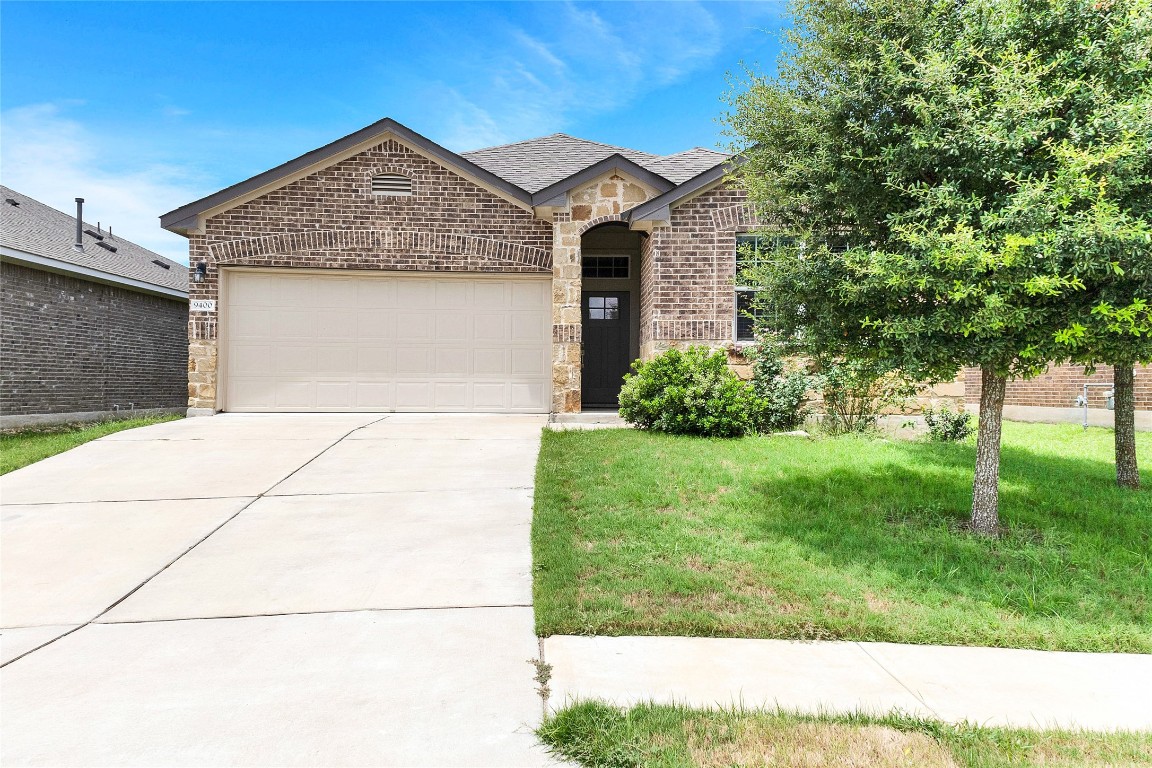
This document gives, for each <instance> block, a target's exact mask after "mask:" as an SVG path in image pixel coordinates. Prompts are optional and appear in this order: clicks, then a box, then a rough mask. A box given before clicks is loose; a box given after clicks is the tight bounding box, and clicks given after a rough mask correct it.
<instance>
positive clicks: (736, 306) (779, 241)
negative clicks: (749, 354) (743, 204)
mask: <svg viewBox="0 0 1152 768" xmlns="http://www.w3.org/2000/svg"><path fill="white" fill-rule="evenodd" d="M749 240H751V241H752V243H753V251H754V252H756V253H763V252H764V251H763V250H761V248H760V242H761V241H763V240H770V241H771V244H772V249H773V250H774V249H776V248H779V247H780V246H781V245H788V244H792V243H794V242H795V238H791V237H787V236H784V235H760V234H757V233H755V232H737V233H736V241H735V244H734V245H733V248H732V251H733V258H734V259H735V275H733V278H732V282H733V288H734V291H733V297H732V341H733V343H735V344H752V343H755V341H756V336H755V333H754V332H753V334H752V335H750V336H745V337H743V338H741V336H740V320H741V314H740V294H742V293H743V294H752V293H759V292H760V291H761V290H763V289H761V288H756V287H754V286H750V285H741V283H740V273H741V271H742V269H743V267H744V265H746V264H748V263H749V262H748V261H742V260H741V258H740V246H741V245H743V244H745V243H747V242H748V241H749ZM758 261H760V259H754V260H753V263H755V262H758ZM744 319H749V318H747V317H745V318H744ZM750 319H751V320H752V323H753V331H755V322H756V319H755V317H753V318H750Z"/></svg>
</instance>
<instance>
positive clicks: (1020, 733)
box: [538, 702, 1152, 768]
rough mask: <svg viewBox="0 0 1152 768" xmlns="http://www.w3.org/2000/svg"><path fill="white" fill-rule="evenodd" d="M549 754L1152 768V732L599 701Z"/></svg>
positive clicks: (611, 764) (554, 720)
mask: <svg viewBox="0 0 1152 768" xmlns="http://www.w3.org/2000/svg"><path fill="white" fill-rule="evenodd" d="M538 733H539V735H540V739H541V741H543V742H544V743H545V744H547V745H549V747H551V748H552V750H553V751H554V752H555V753H557V754H559V755H562V756H563V757H565V758H568V759H570V760H575V761H577V762H578V763H579V764H580V765H584V766H597V767H598V768H632V767H633V766H635V767H636V768H639V767H640V766H644V767H645V768H648V767H649V766H651V767H652V768H678V767H680V766H684V767H685V768H688V767H689V766H697V767H699V768H720V767H721V766H724V767H725V768H731V767H732V766H780V767H784V766H796V767H797V768H799V767H800V766H804V767H805V768H809V767H812V766H823V765H829V766H832V765H835V766H861V767H863V766H868V768H884V767H886V766H909V768H932V767H933V766H967V767H968V768H999V767H1000V766H1033V765H1035V766H1040V765H1042V766H1048V767H1055V766H1059V767H1061V768H1073V767H1074V766H1105V765H1112V766H1130V767H1131V768H1136V767H1137V766H1152V734H1150V733H1133V732H1123V731H1121V732H1109V733H1092V732H1087V731H1061V730H1050V731H1031V730H1019V729H1011V728H981V727H977V726H973V725H967V724H965V725H948V724H945V723H939V722H934V721H930V720H921V719H917V718H912V717H906V716H902V715H890V716H886V717H870V716H863V715H844V716H835V715H819V716H816V715H797V714H790V713H786V712H755V711H741V710H692V709H688V708H685V707H675V706H659V705H640V706H637V707H635V708H633V709H630V710H620V709H616V708H614V707H610V706H608V705H605V704H601V703H598V702H583V703H579V704H575V705H572V706H569V707H567V708H566V709H564V710H562V711H560V712H558V713H556V714H555V715H553V716H552V717H550V718H548V719H547V720H546V721H545V722H544V724H543V725H542V726H541V727H540V729H539V731H538Z"/></svg>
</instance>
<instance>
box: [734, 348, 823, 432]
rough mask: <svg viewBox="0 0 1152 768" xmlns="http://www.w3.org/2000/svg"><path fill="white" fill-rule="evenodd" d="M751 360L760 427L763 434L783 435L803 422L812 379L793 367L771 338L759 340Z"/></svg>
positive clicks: (750, 352) (758, 424)
mask: <svg viewBox="0 0 1152 768" xmlns="http://www.w3.org/2000/svg"><path fill="white" fill-rule="evenodd" d="M747 354H748V357H749V358H751V359H752V391H753V392H755V393H756V397H757V398H759V399H760V410H759V413H758V414H757V427H758V429H759V430H760V431H761V432H784V431H787V430H790V429H796V428H797V427H799V426H800V425H801V424H802V423H803V422H804V417H805V416H807V415H808V409H807V408H805V407H804V400H805V397H806V395H807V393H808V390H809V389H811V387H812V377H811V376H809V375H808V374H806V373H805V372H804V371H802V370H799V369H798V368H796V367H794V366H792V367H790V366H789V365H788V363H787V362H785V360H784V358H783V357H782V356H781V354H780V347H779V345H778V344H777V343H776V342H775V340H773V339H772V338H771V337H763V338H761V339H759V341H758V343H757V345H756V346H755V347H752V348H751V349H749V350H748V352H747Z"/></svg>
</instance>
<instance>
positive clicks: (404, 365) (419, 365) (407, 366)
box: [396, 347, 432, 378]
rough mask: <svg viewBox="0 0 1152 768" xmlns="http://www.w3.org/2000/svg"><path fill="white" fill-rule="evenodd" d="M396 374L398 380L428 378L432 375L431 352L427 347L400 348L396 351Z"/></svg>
mask: <svg viewBox="0 0 1152 768" xmlns="http://www.w3.org/2000/svg"><path fill="white" fill-rule="evenodd" d="M396 373H397V374H398V376H399V377H400V378H403V377H405V376H408V377H412V376H418V377H421V378H423V377H426V376H428V375H429V374H431V373H432V350H430V349H428V348H427V347H401V348H400V349H397V350H396Z"/></svg>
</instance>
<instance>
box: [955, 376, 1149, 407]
mask: <svg viewBox="0 0 1152 768" xmlns="http://www.w3.org/2000/svg"><path fill="white" fill-rule="evenodd" d="M1135 379H1136V381H1135V395H1136V410H1138V411H1147V410H1152V368H1150V367H1148V366H1136V370H1135ZM964 381H965V387H964V399H965V400H966V401H967V402H969V403H977V404H978V403H979V402H980V370H979V369H978V368H968V369H965V371H964ZM1111 381H1112V366H1110V365H1101V366H1098V367H1097V368H1096V372H1095V373H1093V374H1092V375H1091V376H1085V375H1084V368H1083V366H1078V365H1057V366H1051V367H1050V368H1049V369H1048V371H1047V372H1046V373H1043V374H1041V375H1039V376H1037V377H1036V378H1034V379H1027V380H1017V381H1010V382H1008V388H1007V391H1006V393H1005V396H1004V405H1005V406H1025V407H1039V408H1075V407H1076V397H1077V396H1078V395H1083V394H1084V389H1083V387H1084V384H1085V383H1086V382H1087V383H1092V384H1107V383H1111ZM1107 391H1108V390H1107V389H1106V388H1104V387H1090V388H1089V390H1088V405H1089V407H1090V408H1103V407H1105V398H1104V393H1105V392H1107Z"/></svg>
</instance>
